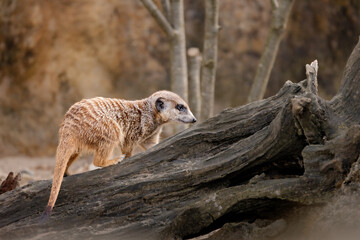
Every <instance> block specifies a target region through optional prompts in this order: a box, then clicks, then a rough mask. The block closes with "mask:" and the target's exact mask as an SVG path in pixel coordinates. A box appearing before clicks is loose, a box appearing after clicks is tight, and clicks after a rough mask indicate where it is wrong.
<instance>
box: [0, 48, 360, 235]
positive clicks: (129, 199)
mask: <svg viewBox="0 0 360 240" xmlns="http://www.w3.org/2000/svg"><path fill="white" fill-rule="evenodd" d="M317 73H318V65H317V62H316V61H314V62H313V63H312V64H310V65H308V66H307V67H306V75H307V79H305V80H303V81H301V82H300V83H292V82H290V81H287V82H286V83H285V85H284V86H283V88H282V89H281V90H280V91H279V93H278V94H276V95H275V96H273V97H270V98H268V99H265V100H262V101H257V102H253V103H250V104H248V105H245V106H241V107H238V108H234V109H226V110H224V111H223V112H222V113H220V114H219V115H217V116H215V117H213V118H211V119H209V120H207V121H205V122H203V123H202V124H198V125H195V126H193V127H191V128H189V129H187V130H185V131H184V132H181V133H179V134H177V135H176V136H174V137H171V138H168V139H166V140H165V141H163V142H162V143H160V144H158V145H157V146H155V147H154V148H152V149H149V150H148V151H146V152H144V153H141V154H138V155H136V156H134V157H132V158H129V159H126V160H124V161H122V162H120V163H119V164H117V165H114V166H110V167H106V168H103V169H99V170H95V171H92V172H86V173H83V174H79V175H74V176H70V177H67V178H65V179H64V182H63V184H62V188H61V190H60V195H59V198H58V201H57V203H56V205H55V208H54V211H53V215H52V216H51V217H50V219H49V220H48V221H47V222H45V223H44V224H40V223H39V219H40V215H41V213H42V211H43V210H44V207H45V205H46V202H47V199H48V196H49V193H50V187H51V181H38V182H35V183H32V184H29V185H27V186H24V187H22V188H17V189H14V190H12V191H10V192H6V193H4V194H1V195H0V202H1V204H0V238H1V239H31V238H33V237H35V236H36V237H37V239H63V238H67V239H69V238H71V239H78V238H86V239H113V238H121V239H145V238H146V239H183V238H191V237H197V236H200V235H204V234H207V233H209V232H212V231H213V230H216V229H220V230H219V232H221V231H222V230H225V228H227V227H229V224H234V222H238V223H237V224H235V225H233V226H237V228H239V229H243V228H245V227H249V226H248V225H246V223H244V222H243V221H246V222H249V221H251V222H252V221H254V220H255V219H265V220H267V221H269V222H270V223H271V224H269V225H268V226H267V227H268V228H267V229H271V228H273V227H275V226H278V225H279V222H276V221H275V220H277V219H279V218H282V217H283V216H285V215H286V214H288V213H289V212H290V211H291V210H292V209H293V208H294V207H301V206H309V205H318V204H323V203H326V202H327V201H328V200H329V198H330V196H332V195H333V194H334V193H335V191H336V189H337V188H338V187H339V186H341V184H342V183H343V182H344V180H345V179H346V180H347V181H349V179H351V178H349V177H347V175H348V174H349V172H351V171H350V169H351V166H352V164H353V163H354V162H355V161H356V160H357V159H358V158H359V153H360V125H359V124H360V117H359V116H360V106H359V104H358V103H359V97H360V96H359V94H358V91H357V89H359V87H360V86H359V85H360V42H359V43H358V44H357V46H356V47H355V49H354V51H353V52H352V55H351V56H350V58H349V61H348V63H347V65H346V68H345V74H344V78H343V82H342V85H341V88H340V90H339V92H338V94H337V95H336V96H335V97H334V98H333V99H332V100H331V101H326V100H324V99H322V98H320V97H319V96H318V95H317V87H315V86H317ZM280 225H283V224H281V223H280ZM280 228H281V226H280ZM248 229H250V227H249V228H248ZM253 229H256V228H255V226H254V227H253ZM263 230H264V231H265V230H266V229H263ZM254 231H255V230H254ZM256 231H257V230H256ZM220 235H221V234H220ZM216 236H217V234H215V235H213V236H211V237H209V239H210V238H211V239H221V238H216Z"/></svg>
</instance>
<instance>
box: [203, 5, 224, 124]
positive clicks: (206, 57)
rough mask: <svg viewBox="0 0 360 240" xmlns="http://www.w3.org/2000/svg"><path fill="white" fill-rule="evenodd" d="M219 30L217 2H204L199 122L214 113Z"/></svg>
mask: <svg viewBox="0 0 360 240" xmlns="http://www.w3.org/2000/svg"><path fill="white" fill-rule="evenodd" d="M219 28H220V27H219V0H206V1H205V32H204V34H205V35H204V47H203V61H202V68H201V102H203V103H204V104H203V105H202V107H201V117H200V120H201V121H204V120H206V119H208V118H209V117H212V116H213V111H214V95H215V77H216V65H217V48H218V43H217V41H218V32H219ZM205 103H206V104H205Z"/></svg>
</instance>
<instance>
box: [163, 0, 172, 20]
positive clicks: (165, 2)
mask: <svg viewBox="0 0 360 240" xmlns="http://www.w3.org/2000/svg"><path fill="white" fill-rule="evenodd" d="M161 5H162V7H163V11H164V13H165V17H166V19H167V20H168V21H170V19H171V7H170V2H169V0H161Z"/></svg>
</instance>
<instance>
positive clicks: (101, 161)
mask: <svg viewBox="0 0 360 240" xmlns="http://www.w3.org/2000/svg"><path fill="white" fill-rule="evenodd" d="M113 149H114V146H113V145H105V146H104V145H102V146H101V148H99V149H98V150H96V152H95V157H94V162H93V163H94V165H95V166H96V167H107V166H110V165H113V164H116V163H117V162H118V161H119V160H120V159H119V158H114V159H109V158H110V156H111V153H112V152H113Z"/></svg>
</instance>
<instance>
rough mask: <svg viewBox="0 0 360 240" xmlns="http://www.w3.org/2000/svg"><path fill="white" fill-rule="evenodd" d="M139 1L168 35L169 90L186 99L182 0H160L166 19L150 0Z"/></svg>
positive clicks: (182, 126) (180, 127) (182, 128)
mask: <svg viewBox="0 0 360 240" xmlns="http://www.w3.org/2000/svg"><path fill="white" fill-rule="evenodd" d="M141 2H142V3H143V4H144V6H145V7H146V9H147V10H148V11H149V13H150V14H151V16H153V18H154V19H155V21H156V22H157V23H158V24H159V26H160V27H161V29H162V30H163V31H164V32H165V33H166V35H167V37H168V40H169V43H170V79H171V91H173V92H175V93H177V94H179V96H180V97H182V98H183V99H184V100H185V101H188V80H187V76H188V73H187V62H186V40H185V21H184V2H183V0H171V1H170V3H169V1H167V0H164V1H161V2H162V4H163V8H164V11H165V13H166V16H167V17H168V19H167V18H166V17H165V16H164V15H163V14H162V13H161V11H160V10H159V9H158V7H157V6H156V5H155V4H154V2H153V1H152V0H141ZM176 128H177V130H178V131H180V130H184V129H185V126H184V125H177V127H176ZM175 131H176V130H175Z"/></svg>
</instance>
